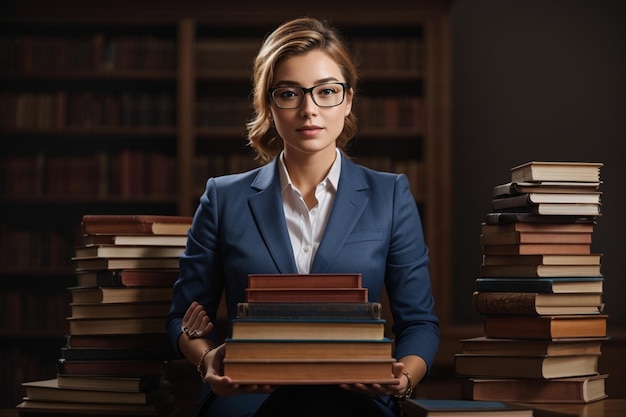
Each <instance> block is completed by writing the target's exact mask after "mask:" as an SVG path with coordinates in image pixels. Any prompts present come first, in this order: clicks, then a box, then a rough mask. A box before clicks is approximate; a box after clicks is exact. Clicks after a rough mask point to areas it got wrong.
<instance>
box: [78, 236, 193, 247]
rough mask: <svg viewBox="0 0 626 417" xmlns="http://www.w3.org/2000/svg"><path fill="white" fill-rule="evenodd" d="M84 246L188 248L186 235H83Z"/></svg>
mask: <svg viewBox="0 0 626 417" xmlns="http://www.w3.org/2000/svg"><path fill="white" fill-rule="evenodd" d="M82 243H83V245H84V246H97V245H116V246H180V247H182V248H184V247H185V246H187V236H186V235H98V234H95V235H94V234H91V235H83V238H82Z"/></svg>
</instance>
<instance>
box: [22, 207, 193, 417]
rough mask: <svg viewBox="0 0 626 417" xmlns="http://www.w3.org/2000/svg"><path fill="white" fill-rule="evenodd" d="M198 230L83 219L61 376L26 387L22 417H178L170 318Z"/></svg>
mask: <svg viewBox="0 0 626 417" xmlns="http://www.w3.org/2000/svg"><path fill="white" fill-rule="evenodd" d="M190 226H191V218H190V217H179V216H152V215H142V216H135V215H85V216H83V221H82V230H83V233H84V234H83V241H82V244H81V246H79V247H76V248H75V251H74V252H75V253H74V255H75V256H74V257H73V260H74V261H75V265H76V274H77V286H76V287H70V288H69V289H68V291H69V292H70V298H71V302H70V311H71V316H70V317H68V330H69V331H68V335H67V342H66V344H65V346H64V347H62V348H61V356H60V358H59V360H58V364H57V377H56V378H54V379H49V380H42V381H32V382H24V383H23V384H22V385H23V386H24V387H25V390H26V398H24V401H23V402H22V403H20V404H19V405H18V406H17V407H18V411H19V413H20V415H25V416H29V417H33V416H34V415H35V414H38V413H40V414H46V413H62V414H76V413H86V414H87V413H88V414H90V415H98V416H105V415H106V416H108V415H152V416H165V415H167V416H170V415H175V414H176V412H177V411H176V409H175V407H174V404H173V400H172V393H171V390H170V384H169V382H168V381H167V379H166V378H165V376H164V375H165V361H167V360H169V359H173V358H174V357H175V353H174V351H173V348H172V346H171V345H170V343H169V340H168V337H167V333H166V316H167V313H168V310H169V307H170V304H171V298H172V286H173V284H174V282H175V280H176V279H177V277H178V267H179V264H178V262H179V257H180V255H181V254H182V252H183V251H184V249H185V245H186V234H187V230H188V229H189V227H190Z"/></svg>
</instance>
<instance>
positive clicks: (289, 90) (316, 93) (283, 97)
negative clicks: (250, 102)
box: [272, 83, 345, 109]
mask: <svg viewBox="0 0 626 417" xmlns="http://www.w3.org/2000/svg"><path fill="white" fill-rule="evenodd" d="M307 92H310V93H311V96H312V97H313V102H315V104H317V105H318V106H320V107H334V106H338V105H340V104H341V103H342V102H343V99H344V97H345V91H344V86H343V85H342V84H337V83H328V84H320V85H316V86H315V87H312V88H304V89H303V88H300V87H279V88H276V89H275V90H272V100H274V104H276V106H277V107H279V108H281V109H295V108H297V107H300V105H301V104H302V101H303V100H304V95H305V94H306V93H307Z"/></svg>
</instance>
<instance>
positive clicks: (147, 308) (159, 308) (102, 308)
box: [70, 301, 172, 319]
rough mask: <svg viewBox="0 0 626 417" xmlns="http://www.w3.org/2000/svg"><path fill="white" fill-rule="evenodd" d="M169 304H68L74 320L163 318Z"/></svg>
mask: <svg viewBox="0 0 626 417" xmlns="http://www.w3.org/2000/svg"><path fill="white" fill-rule="evenodd" d="M171 304H172V303H171V302H168V301H165V302H157V303H143V302H142V303H135V302H130V303H105V304H103V303H70V311H71V313H70V314H71V317H72V318H74V319H113V318H140V317H161V318H163V319H164V318H165V317H166V316H167V313H168V312H169V310H170V307H171Z"/></svg>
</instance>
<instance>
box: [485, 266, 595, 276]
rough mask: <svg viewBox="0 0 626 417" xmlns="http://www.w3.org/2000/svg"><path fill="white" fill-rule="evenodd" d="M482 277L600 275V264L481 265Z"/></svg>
mask: <svg viewBox="0 0 626 417" xmlns="http://www.w3.org/2000/svg"><path fill="white" fill-rule="evenodd" d="M480 276H481V277H600V276H602V272H601V269H600V265H481V266H480Z"/></svg>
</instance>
